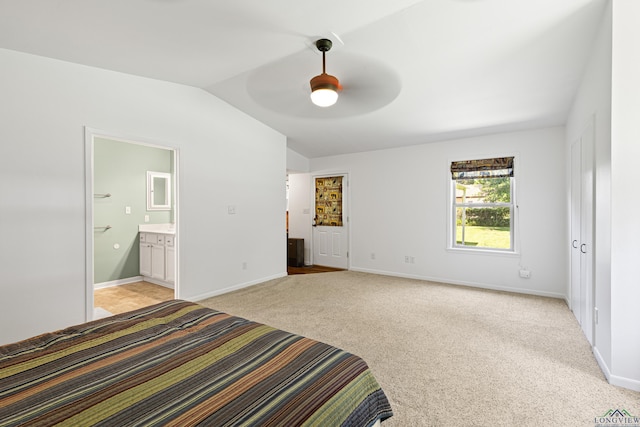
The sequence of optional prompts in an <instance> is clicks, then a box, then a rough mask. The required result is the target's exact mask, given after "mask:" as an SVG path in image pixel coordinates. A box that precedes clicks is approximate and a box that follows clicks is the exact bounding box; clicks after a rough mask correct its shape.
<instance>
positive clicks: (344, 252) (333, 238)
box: [312, 174, 349, 270]
mask: <svg viewBox="0 0 640 427" xmlns="http://www.w3.org/2000/svg"><path fill="white" fill-rule="evenodd" d="M312 178H313V189H314V202H313V203H314V211H315V216H314V220H313V223H312V226H313V230H312V241H313V264H314V265H319V266H324V267H333V268H339V269H345V270H346V269H348V268H349V215H348V207H349V204H348V201H349V193H348V188H349V177H348V175H347V174H333V175H323V176H313V177H312Z"/></svg>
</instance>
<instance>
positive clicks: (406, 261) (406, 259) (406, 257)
mask: <svg viewBox="0 0 640 427" xmlns="http://www.w3.org/2000/svg"><path fill="white" fill-rule="evenodd" d="M404 262H405V264H409V255H405V256H404Z"/></svg>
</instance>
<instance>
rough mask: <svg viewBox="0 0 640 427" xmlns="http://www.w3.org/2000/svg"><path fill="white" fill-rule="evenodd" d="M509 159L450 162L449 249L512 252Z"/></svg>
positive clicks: (512, 192) (510, 162)
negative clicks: (450, 218)
mask: <svg viewBox="0 0 640 427" xmlns="http://www.w3.org/2000/svg"><path fill="white" fill-rule="evenodd" d="M513 159H514V158H513V157H499V158H491V159H480V160H466V161H460V162H452V163H451V199H452V209H451V212H452V224H453V226H452V228H451V229H452V232H451V247H452V248H465V249H477V250H483V249H484V250H498V251H510V252H513V251H514V233H513V230H514V227H513V218H514V186H515V182H514V177H513V170H514V161H513Z"/></svg>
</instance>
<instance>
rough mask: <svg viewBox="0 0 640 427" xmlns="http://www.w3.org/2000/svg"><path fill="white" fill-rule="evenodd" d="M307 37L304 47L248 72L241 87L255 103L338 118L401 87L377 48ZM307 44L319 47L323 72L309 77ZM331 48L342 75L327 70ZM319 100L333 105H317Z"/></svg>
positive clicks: (387, 99) (376, 105)
mask: <svg viewBox="0 0 640 427" xmlns="http://www.w3.org/2000/svg"><path fill="white" fill-rule="evenodd" d="M307 40H308V39H307ZM311 40H314V41H311ZM311 40H308V42H307V43H305V45H306V46H307V49H303V50H300V51H298V52H297V53H295V54H292V55H289V56H286V57H283V58H280V59H277V60H275V61H273V62H271V63H269V64H266V65H264V66H262V67H259V68H257V69H254V70H252V71H251V72H249V73H248V74H247V77H246V81H245V84H246V86H245V88H246V91H247V94H248V95H249V96H250V97H251V99H253V101H254V102H255V103H256V104H258V105H260V106H261V107H263V108H266V109H267V110H270V111H272V112H275V113H278V114H283V115H286V116H293V117H305V118H310V119H330V118H337V119H340V118H345V117H351V116H357V115H362V114H366V113H369V112H372V111H375V110H378V109H380V108H382V107H384V106H386V105H388V104H390V103H391V102H392V101H393V100H394V99H396V97H397V96H398V94H399V93H400V88H401V84H400V78H399V74H398V73H397V71H395V69H393V68H392V67H391V66H390V65H389V64H388V62H387V61H386V60H385V59H384V57H383V56H382V55H380V54H379V52H375V53H373V54H372V55H367V54H362V53H360V52H361V51H363V49H364V47H362V46H360V47H359V46H357V45H349V46H348V47H347V46H346V45H344V44H340V45H339V46H338V45H337V44H335V43H333V42H332V41H331V40H330V39H328V38H314V39H311ZM338 47H339V48H340V49H339V50H338V49H336V48H338ZM332 48H333V50H332ZM311 50H313V52H315V53H316V54H317V53H318V52H320V53H322V73H321V74H318V75H316V76H315V77H312V78H311V79H310V80H307V79H308V78H309V77H306V76H309V75H310V73H309V70H310V68H311V67H310V62H311V61H310V60H311V59H312V58H311V57H310V55H309V52H310V51H311ZM329 50H331V57H332V63H331V70H332V71H334V72H335V73H336V76H340V80H338V78H337V77H336V76H334V75H331V74H328V73H327V70H326V65H327V64H326V53H327V52H328V51H329ZM334 51H335V52H334ZM311 75H313V74H311ZM310 96H311V99H309V97H310ZM323 96H325V97H326V98H324V100H322V101H317V98H321V97H323ZM338 97H339V98H340V100H339V101H338ZM326 99H328V100H326ZM310 100H311V101H312V102H309V101H310ZM316 102H317V103H316ZM318 105H320V106H323V107H328V106H331V108H318Z"/></svg>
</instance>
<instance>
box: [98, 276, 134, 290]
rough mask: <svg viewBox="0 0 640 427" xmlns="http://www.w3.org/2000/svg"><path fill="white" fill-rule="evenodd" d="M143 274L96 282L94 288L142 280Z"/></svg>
mask: <svg viewBox="0 0 640 427" xmlns="http://www.w3.org/2000/svg"><path fill="white" fill-rule="evenodd" d="M142 280H143V277H142V276H135V277H127V278H126V279H118V280H111V281H110V282H102V283H94V284H93V289H103V288H111V287H113V286H120V285H128V284H129V283H136V282H141V281H142Z"/></svg>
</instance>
